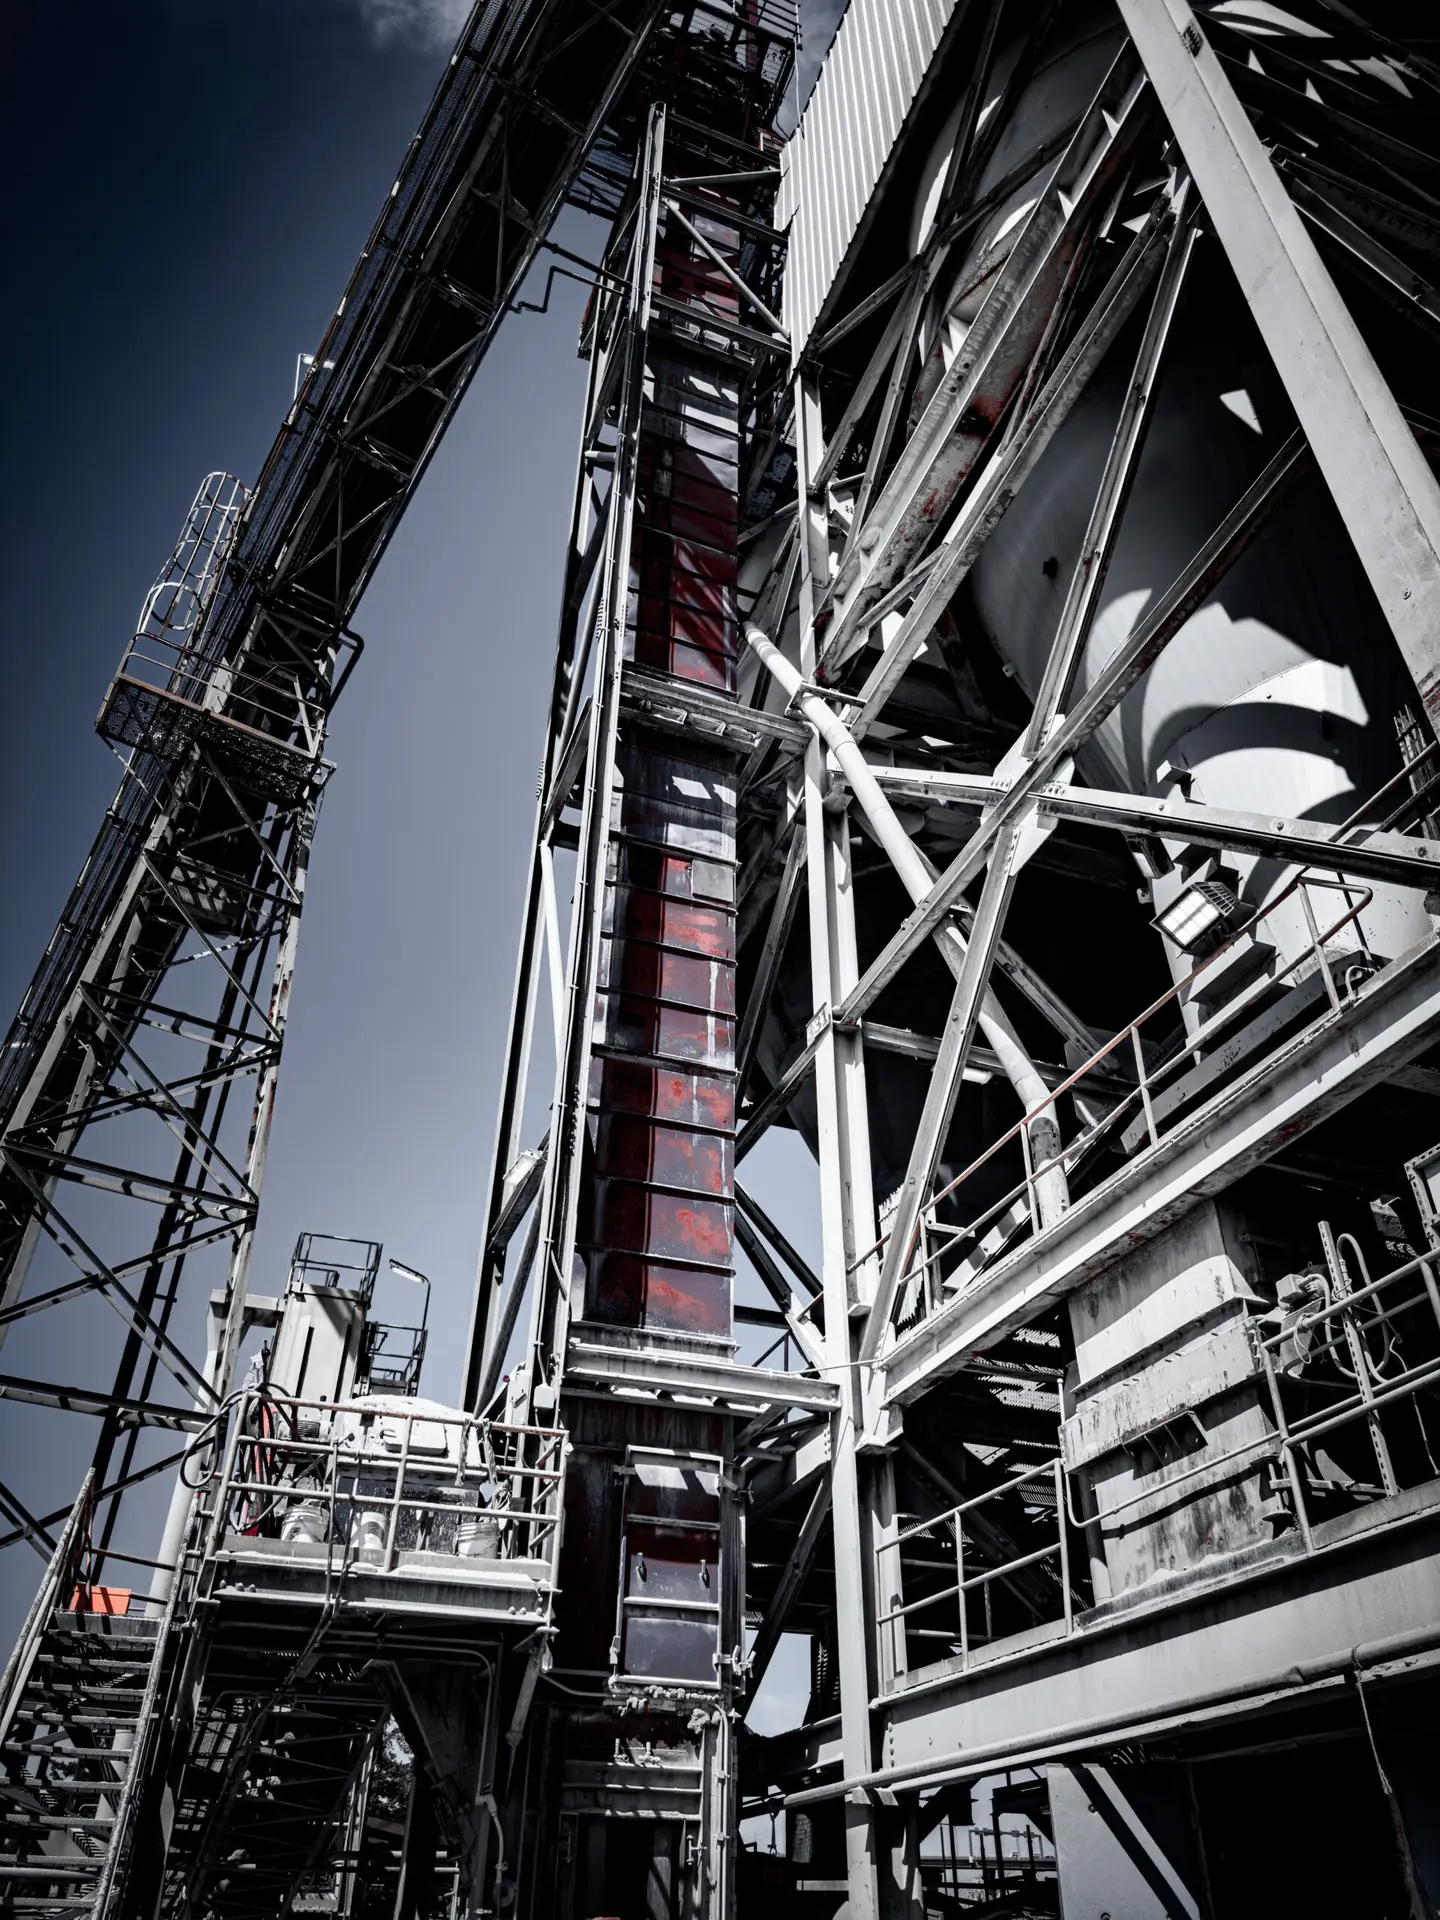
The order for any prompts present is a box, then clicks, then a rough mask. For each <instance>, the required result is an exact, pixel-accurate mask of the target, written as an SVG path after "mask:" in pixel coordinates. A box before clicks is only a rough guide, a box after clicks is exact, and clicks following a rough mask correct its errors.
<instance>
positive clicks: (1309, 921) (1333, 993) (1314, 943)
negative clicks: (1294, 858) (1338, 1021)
mask: <svg viewBox="0 0 1440 1920" xmlns="http://www.w3.org/2000/svg"><path fill="white" fill-rule="evenodd" d="M1299 893H1300V905H1301V907H1302V908H1303V910H1304V914H1305V924H1306V926H1307V927H1308V928H1309V929H1310V951H1311V952H1312V953H1313V954H1314V955H1315V958H1316V959H1317V960H1318V961H1319V962H1320V971H1321V973H1322V974H1323V975H1324V977H1325V992H1326V994H1327V995H1328V996H1329V999H1330V1005H1331V1008H1332V1010H1333V1011H1334V1012H1336V1013H1338V1012H1339V1010H1340V995H1339V992H1338V991H1337V989H1336V986H1335V976H1334V974H1333V973H1331V971H1330V956H1329V955H1328V954H1327V953H1326V951H1325V942H1324V941H1323V940H1322V939H1321V938H1320V926H1319V923H1318V921H1317V920H1316V918H1315V909H1314V907H1312V906H1311V904H1310V889H1309V887H1308V886H1307V885H1306V883H1305V880H1304V877H1303V875H1302V877H1301V880H1300V887H1299Z"/></svg>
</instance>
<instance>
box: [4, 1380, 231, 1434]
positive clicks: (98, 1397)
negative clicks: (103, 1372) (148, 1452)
mask: <svg viewBox="0 0 1440 1920" xmlns="http://www.w3.org/2000/svg"><path fill="white" fill-rule="evenodd" d="M0 1400H19V1401H22V1402H23V1403H24V1404H25V1405H26V1406H31V1407H58V1408H59V1409H60V1410H61V1411H62V1412H64V1413H93V1414H97V1415H99V1416H101V1417H104V1416H105V1415H107V1414H113V1415H114V1417H115V1424H116V1425H117V1426H118V1427H120V1428H122V1429H123V1428H126V1427H166V1428H169V1429H170V1430H171V1431H173V1432H176V1433H198V1432H199V1431H200V1429H201V1428H202V1427H204V1426H207V1425H208V1424H209V1421H210V1415H209V1414H205V1413H197V1412H195V1411H194V1409H193V1408H190V1407H162V1406H157V1405H156V1404H155V1403H154V1402H153V1401H150V1400H130V1399H127V1398H126V1397H125V1395H124V1394H118V1393H103V1392H101V1393H95V1392H90V1391H87V1390H86V1389H84V1388H81V1387H58V1386H55V1385H53V1384H52V1383H51V1382H50V1381H48V1380H22V1379H20V1378H18V1377H17V1376H16V1375H14V1374H10V1373H0Z"/></svg>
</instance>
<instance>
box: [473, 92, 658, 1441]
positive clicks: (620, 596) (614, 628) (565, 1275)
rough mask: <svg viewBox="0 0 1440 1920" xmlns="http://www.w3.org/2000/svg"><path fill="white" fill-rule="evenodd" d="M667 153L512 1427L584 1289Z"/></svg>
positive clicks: (623, 482)
mask: <svg viewBox="0 0 1440 1920" xmlns="http://www.w3.org/2000/svg"><path fill="white" fill-rule="evenodd" d="M664 151H665V109H664V107H663V106H656V107H652V108H651V111H650V120H649V126H648V129H647V132H646V138H645V149H644V153H643V155H642V158H641V162H640V193H639V198H638V204H637V207H636V213H635V240H634V247H633V252H632V259H631V275H630V287H629V293H628V298H627V310H626V312H625V314H624V317H623V319H622V320H621V321H620V322H619V323H618V324H619V325H621V326H622V327H623V329H624V347H623V356H624V358H623V364H622V369H621V375H620V378H621V390H620V414H619V433H618V436H617V440H616V446H615V468H614V477H613V479H612V482H611V495H610V513H609V516H608V523H607V527H606V536H605V552H604V558H603V562H602V565H603V567H604V573H603V576H602V585H601V598H600V604H599V606H598V607H597V609H596V630H597V637H598V644H597V649H596V655H595V679H594V690H593V693H592V696H591V703H590V733H589V741H588V745H587V751H586V769H587V772H586V779H585V802H584V808H583V812H582V816H581V824H580V846H579V853H578V858H577V862H576V873H575V892H574V903H573V906H572V908H571V919H570V947H569V955H568V959H567V963H566V980H567V984H568V990H569V991H568V1000H567V1005H566V1011H565V1045H564V1048H563V1050H562V1052H561V1055H560V1058H559V1059H558V1060H557V1061H556V1065H555V1096H554V1101H553V1104H552V1106H551V1129H550V1153H549V1157H548V1158H547V1160H546V1163H545V1179H544V1184H543V1186H542V1188H541V1193H540V1200H539V1205H540V1208H541V1216H540V1217H541V1229H540V1243H539V1247H538V1250H537V1254H536V1259H537V1268H536V1284H535V1298H534V1302H533V1307H532V1313H531V1330H530V1340H529V1348H528V1350H529V1353H530V1355H531V1370H530V1371H529V1372H528V1373H527V1374H526V1375H525V1377H524V1378H523V1379H521V1380H517V1381H516V1382H514V1383H513V1384H512V1395H511V1410H510V1417H511V1418H512V1419H515V1420H518V1421H521V1422H523V1421H526V1420H528V1419H529V1418H530V1416H531V1410H532V1408H533V1407H534V1405H535V1404H536V1402H535V1394H536V1384H537V1383H536V1381H535V1379H534V1369H536V1368H538V1367H539V1366H541V1365H542V1363H543V1364H544V1365H545V1366H546V1368H547V1369H548V1374H547V1378H546V1380H545V1382H544V1383H543V1400H544V1405H545V1407H546V1409H547V1411H548V1410H549V1409H550V1408H553V1406H554V1405H555V1396H556V1395H557V1394H558V1391H559V1386H558V1382H559V1372H560V1368H561V1366H562V1364H563V1359H564V1352H565V1339H566V1333H567V1330H568V1327H569V1320H570V1292H571V1286H572V1284H573V1279H574V1264H575V1258H574V1256H575V1227H576V1210H577V1207H578V1203H579V1197H580V1184H581V1183H580V1179H579V1173H580V1154H581V1149H582V1145H583V1139H584V1123H585V1106H586V1100H587V1098H588V1093H589V1082H590V1050H591V1037H592V1035H591V1027H592V1020H593V1010H594V1004H595V981H596V973H597V969H598V965H599V959H600V936H601V923H602V909H603V906H604V899H605V847H606V840H607V837H608V833H609V826H610V798H611V792H612V790H613V787H614V779H615V735H616V725H617V721H618V718H619V711H620V673H621V666H622V664H623V656H624V638H625V618H626V610H627V606H628V601H629V582H630V549H631V535H632V528H633V523H634V517H635V480H636V473H637V468H638V461H639V450H640V447H639V443H640V421H641V411H642V407H643V404H644V394H645V350H646V346H647V343H648V339H649V331H650V315H651V309H652V291H653V281H654V273H655V233H656V226H657V223H658V220H659V215H660V185H661V172H662V167H663V162H664Z"/></svg>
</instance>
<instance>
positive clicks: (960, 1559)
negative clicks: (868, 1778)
mask: <svg viewBox="0 0 1440 1920" xmlns="http://www.w3.org/2000/svg"><path fill="white" fill-rule="evenodd" d="M1022 1131H1023V1129H1022ZM951 1518H952V1519H953V1520H954V1522H955V1599H956V1601H957V1603H958V1605H959V1608H960V1665H961V1667H962V1669H963V1668H966V1667H968V1666H969V1665H970V1628H969V1625H968V1623H967V1621H966V1618H965V1523H964V1521H963V1520H962V1519H961V1518H960V1509H959V1508H958V1507H957V1508H956V1509H955V1512H954V1513H953V1514H952V1515H951Z"/></svg>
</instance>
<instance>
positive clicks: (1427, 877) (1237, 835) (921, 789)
mask: <svg viewBox="0 0 1440 1920" xmlns="http://www.w3.org/2000/svg"><path fill="white" fill-rule="evenodd" d="M874 773H875V778H876V779H877V780H878V781H879V782H880V784H881V786H882V787H883V788H884V789H885V791H886V792H887V793H888V794H890V795H892V796H894V797H897V798H900V799H906V800H925V801H928V802H930V803H931V804H932V805H935V804H938V805H941V806H957V807H973V808H974V809H975V810H976V811H977V812H983V811H984V809H985V808H986V807H993V806H994V805H995V803H996V801H997V800H1001V799H1003V798H1004V796H1005V793H1006V785H1005V783H1004V782H1003V781H999V780H988V779H986V778H985V776H984V775H983V774H971V773H939V772H935V773H932V772H928V771H926V770H924V769H916V768H909V767H881V766H877V767H876V768H875V769H874ZM1036 805H1037V807H1038V809H1039V812H1040V815H1041V818H1042V819H1044V818H1049V819H1052V820H1071V821H1078V822H1080V823H1082V824H1083V825H1086V826H1094V827H1113V828H1114V829H1115V830H1116V831H1117V832H1120V833H1143V834H1153V835H1154V836H1156V837H1157V838H1158V839H1161V840H1182V841H1185V842H1186V843H1187V844H1188V845H1190V846H1196V847H1214V848H1217V849H1219V850H1220V851H1222V852H1233V853H1256V854H1260V855H1263V856H1265V857H1266V858H1270V859H1276V860H1282V861H1285V862H1287V863H1290V864H1294V865H1296V866H1308V867H1323V868H1324V869H1325V870H1326V872H1337V873H1343V874H1348V875H1353V876H1354V877H1355V878H1356V879H1359V880H1379V881H1382V882H1389V883H1390V884H1391V885H1394V886H1399V887H1427V888H1428V887H1432V886H1434V885H1435V884H1436V882H1437V880H1440V840H1419V839H1412V838H1410V837H1409V836H1408V835H1406V834H1403V833H1368V832H1366V831H1365V829H1363V828H1359V829H1356V828H1352V829H1351V830H1350V834H1354V833H1357V832H1358V833H1361V834H1363V835H1364V837H1363V838H1360V839H1354V838H1351V837H1350V834H1342V833H1341V831H1340V829H1339V828H1337V827H1325V826H1317V825H1314V824H1312V822H1310V821H1308V820H1292V819H1280V818H1276V817H1274V816H1272V815H1269V814H1259V813H1236V812H1233V811H1231V810H1230V809H1228V808H1225V807H1207V806H1202V805H1199V804H1197V803H1195V802H1192V801H1190V800H1185V799H1182V798H1180V797H1179V796H1178V795H1177V796H1175V797H1173V798H1171V799H1168V800H1146V799H1141V798H1139V797H1138V796H1136V795H1133V794H1128V793H1107V792H1105V791H1103V790H1102V789H1091V788H1087V787H1073V786H1063V787H1062V786H1060V785H1058V784H1057V785H1056V786H1054V787H1050V788H1045V789H1042V791H1041V792H1040V793H1039V794H1038V795H1037V796H1036Z"/></svg>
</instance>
